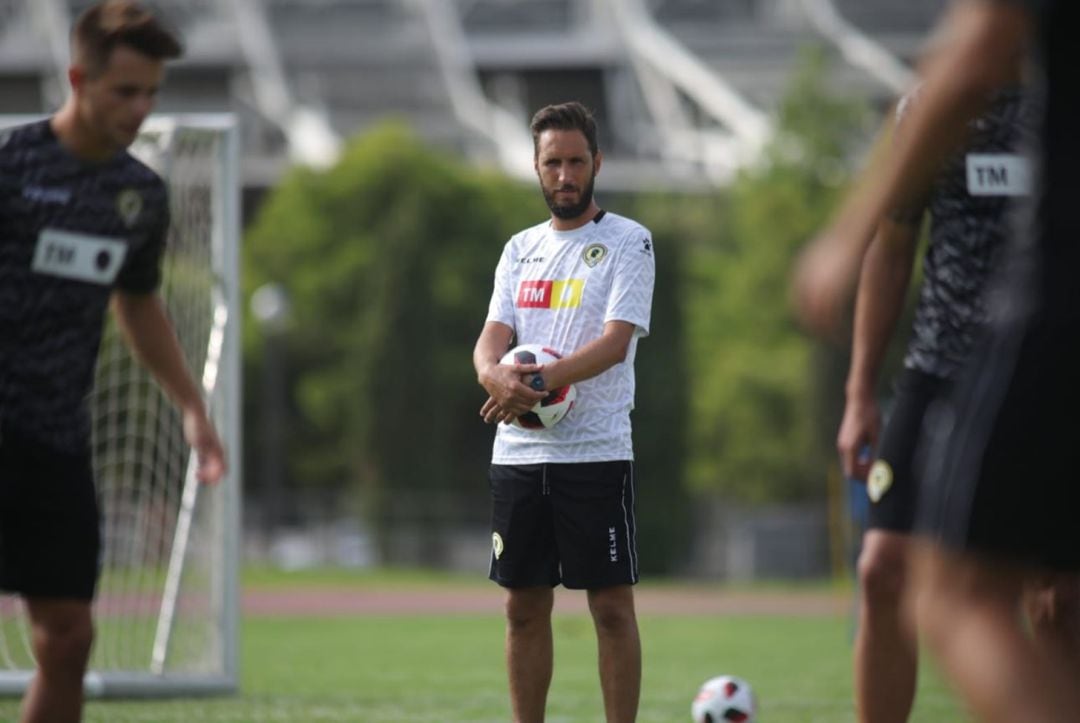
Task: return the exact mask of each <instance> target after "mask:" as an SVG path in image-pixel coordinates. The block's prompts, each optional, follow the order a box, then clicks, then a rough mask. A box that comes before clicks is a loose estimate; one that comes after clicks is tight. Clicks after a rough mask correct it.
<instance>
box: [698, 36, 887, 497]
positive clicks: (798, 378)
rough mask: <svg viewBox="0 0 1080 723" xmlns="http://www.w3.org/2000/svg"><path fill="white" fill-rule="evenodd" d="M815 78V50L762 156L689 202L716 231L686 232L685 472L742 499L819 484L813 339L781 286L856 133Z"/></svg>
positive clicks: (835, 191) (849, 112)
mask: <svg viewBox="0 0 1080 723" xmlns="http://www.w3.org/2000/svg"><path fill="white" fill-rule="evenodd" d="M824 81H825V72H824V61H823V60H822V57H821V56H820V54H812V53H808V54H807V55H806V56H805V57H804V61H803V62H802V63H801V64H800V70H799V72H798V73H797V75H796V76H795V78H794V79H793V81H792V83H791V86H790V89H789V91H788V93H787V94H786V96H785V99H784V101H783V103H782V105H781V107H780V110H779V113H778V117H777V121H776V122H777V134H776V138H775V140H774V141H773V142H772V143H771V144H770V146H769V147H768V149H767V150H766V152H765V154H764V158H763V160H762V161H761V162H760V163H759V164H758V165H756V166H755V167H753V168H751V169H749V170H746V171H745V172H743V173H741V174H740V175H739V176H738V178H737V179H736V181H735V182H734V184H733V185H732V187H731V188H730V190H729V191H728V193H727V194H726V197H725V198H723V199H721V202H720V203H715V204H714V205H713V206H712V207H710V208H707V209H704V210H702V211H700V212H699V215H700V216H702V219H701V220H700V221H699V222H698V224H699V225H700V224H702V223H706V224H710V225H713V226H714V228H716V229H717V231H716V232H714V233H712V234H709V235H701V234H688V239H689V249H688V255H689V259H688V263H687V269H688V275H687V278H686V283H685V289H686V309H687V314H688V320H687V331H688V334H687V338H688V349H689V351H688V367H689V370H690V378H691V395H690V418H691V420H692V423H691V424H690V427H689V428H690V441H689V445H690V463H689V467H688V471H687V478H688V482H689V484H690V485H691V487H693V488H696V489H712V490H717V491H720V492H722V493H725V494H728V495H731V496H733V497H735V498H737V499H741V500H743V501H748V502H755V501H758V502H760V501H785V500H795V499H801V498H806V497H808V496H810V495H812V494H818V493H820V480H821V470H822V469H823V464H824V459H825V457H824V455H825V454H829V453H830V452H829V451H828V450H827V449H826V448H825V443H824V442H823V440H824V439H826V438H829V439H831V433H832V432H833V431H834V430H835V428H834V427H833V426H832V421H831V417H830V414H829V412H828V411H827V409H826V408H825V407H823V400H828V399H829V398H830V397H829V395H827V394H819V386H820V384H821V380H822V377H821V375H820V374H818V373H815V372H814V369H816V368H817V367H815V362H814V354H815V352H814V345H813V343H812V342H810V341H809V340H808V339H807V338H806V337H805V336H804V335H803V334H802V333H800V331H799V330H798V329H797V328H796V326H795V324H794V321H793V319H792V316H791V312H790V307H789V303H790V301H789V294H788V280H789V274H790V266H791V262H792V259H793V258H794V256H795V254H796V252H797V251H798V249H799V248H800V247H801V246H802V244H803V243H805V241H806V240H807V238H809V237H810V236H811V235H812V234H813V233H814V232H815V231H816V230H817V229H819V228H821V227H822V225H823V224H824V223H825V221H826V220H827V218H828V216H829V214H830V212H831V210H832V208H833V207H834V205H835V203H836V201H837V199H838V195H839V192H840V191H841V189H842V185H843V182H844V180H845V178H846V174H845V170H844V169H845V168H846V167H847V165H848V161H849V159H850V155H851V153H852V149H851V147H850V142H851V139H852V138H860V137H864V134H862V133H860V132H858V131H859V130H860V129H861V128H862V127H864V120H865V117H866V116H865V111H864V110H863V109H862V107H861V106H860V105H858V104H856V103H853V102H852V101H850V100H846V99H843V98H839V97H836V96H835V95H832V94H830V92H829V91H828V90H827V88H826V87H825V82H824ZM826 420H828V421H826ZM825 427H828V433H829V436H828V437H825V436H823V434H822V429H823V428H825Z"/></svg>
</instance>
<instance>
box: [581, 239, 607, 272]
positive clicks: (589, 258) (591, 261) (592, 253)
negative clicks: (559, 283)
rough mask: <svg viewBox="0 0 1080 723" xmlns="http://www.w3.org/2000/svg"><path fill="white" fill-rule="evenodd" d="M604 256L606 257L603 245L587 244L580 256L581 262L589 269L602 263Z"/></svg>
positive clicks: (605, 248) (605, 249)
mask: <svg viewBox="0 0 1080 723" xmlns="http://www.w3.org/2000/svg"><path fill="white" fill-rule="evenodd" d="M605 256H607V246H605V245H604V244H589V245H588V246H587V247H586V248H585V251H584V252H583V253H582V254H581V260H582V261H584V262H585V265H586V266H588V267H589V268H590V269H591V268H592V267H593V266H596V265H597V264H598V263H600V262H601V261H603V260H604V257H605Z"/></svg>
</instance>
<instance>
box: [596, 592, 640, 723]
mask: <svg viewBox="0 0 1080 723" xmlns="http://www.w3.org/2000/svg"><path fill="white" fill-rule="evenodd" d="M588 595H589V612H591V613H592V617H593V624H594V625H595V626H596V640H597V649H598V652H599V666H600V688H601V690H602V691H603V694H604V712H605V713H606V716H607V723H632V722H633V721H634V720H636V719H637V712H638V702H639V699H640V697H641V637H640V636H639V634H638V626H637V615H636V613H635V612H634V589H633V588H632V587H631V586H630V585H616V586H614V587H605V588H599V589H596V590H589V593H588Z"/></svg>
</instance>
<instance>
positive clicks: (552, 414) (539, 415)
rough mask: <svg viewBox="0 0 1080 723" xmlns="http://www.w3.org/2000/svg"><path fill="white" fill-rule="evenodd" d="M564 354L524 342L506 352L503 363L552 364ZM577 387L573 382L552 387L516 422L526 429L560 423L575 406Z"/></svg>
mask: <svg viewBox="0 0 1080 723" xmlns="http://www.w3.org/2000/svg"><path fill="white" fill-rule="evenodd" d="M561 358H562V355H561V354H559V353H558V352H557V351H554V350H552V349H548V348H547V347H545V346H542V345H541V344H522V345H520V346H515V347H514V348H513V349H511V350H510V351H508V352H506V354H505V355H504V356H503V358H502V359H501V360H500V363H501V364H550V363H551V362H553V361H555V360H556V359H561ZM575 399H577V388H576V387H575V386H574V385H573V384H567V385H566V386H565V387H559V388H558V389H552V390H551V391H550V392H549V393H548V395H547V396H546V397H544V398H543V399H541V400H540V401H539V402H537V403H536V405H535V406H534V407H533V408H532V411H529V412H525V414H522V415H521V416H520V417H518V418H517V419H515V420H514V424H516V425H517V426H519V427H523V428H524V429H548V428H549V427H554V426H555V425H556V424H558V423H559V422H560V421H561V420H562V418H563V417H565V416H566V414H567V412H569V411H570V410H571V409H573V408H574V400H575Z"/></svg>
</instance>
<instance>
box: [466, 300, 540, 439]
mask: <svg viewBox="0 0 1080 723" xmlns="http://www.w3.org/2000/svg"><path fill="white" fill-rule="evenodd" d="M513 338H514V330H513V329H512V328H510V327H509V326H507V325H506V324H503V323H501V322H498V321H489V322H487V323H485V324H484V328H483V330H482V331H481V332H480V337H479V338H478V339H477V340H476V346H475V347H474V348H473V367H474V368H475V369H476V381H477V382H479V383H480V386H482V387H483V388H484V391H486V392H487V393H488V398H487V401H485V402H484V404H483V406H482V407H481V408H480V416H481V417H483V418H484V421H485V422H488V423H491V422H509V421H511V420H513V419H514V418H516V417H520V416H521V415H522V414H525V412H527V411H529V410H530V409H532V408H533V405H535V404H536V403H537V402H538V401H540V400H541V399H543V398H544V397H545V396H547V395H546V394H545V393H544V392H540V391H537V390H535V389H532V388H531V387H529V386H527V385H526V384H525V383H524V382H523V381H522V377H523V375H525V374H532V373H535V372H538V371H540V366H539V365H538V364H515V365H510V364H500V363H499V360H500V359H502V357H503V355H504V354H506V351H507V350H508V349H509V348H510V342H511V340H513Z"/></svg>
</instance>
